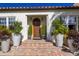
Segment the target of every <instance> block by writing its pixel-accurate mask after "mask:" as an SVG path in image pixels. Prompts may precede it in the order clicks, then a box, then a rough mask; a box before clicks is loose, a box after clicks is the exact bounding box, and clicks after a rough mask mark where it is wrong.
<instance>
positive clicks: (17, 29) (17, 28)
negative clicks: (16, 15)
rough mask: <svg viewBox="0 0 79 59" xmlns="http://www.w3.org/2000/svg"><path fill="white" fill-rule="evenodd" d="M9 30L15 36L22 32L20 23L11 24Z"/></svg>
mask: <svg viewBox="0 0 79 59" xmlns="http://www.w3.org/2000/svg"><path fill="white" fill-rule="evenodd" d="M10 30H11V31H12V32H13V33H15V34H19V33H20V32H21V30H22V23H21V22H18V21H15V22H13V24H12V25H11V28H10Z"/></svg>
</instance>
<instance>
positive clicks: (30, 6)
mask: <svg viewBox="0 0 79 59" xmlns="http://www.w3.org/2000/svg"><path fill="white" fill-rule="evenodd" d="M72 7H79V6H77V5H76V4H74V3H0V9H49V8H72Z"/></svg>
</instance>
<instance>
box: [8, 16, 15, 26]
mask: <svg viewBox="0 0 79 59" xmlns="http://www.w3.org/2000/svg"><path fill="white" fill-rule="evenodd" d="M8 20H9V25H11V24H12V23H13V22H14V21H15V17H9V18H8Z"/></svg>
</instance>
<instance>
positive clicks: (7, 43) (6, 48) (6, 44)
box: [1, 38, 10, 52]
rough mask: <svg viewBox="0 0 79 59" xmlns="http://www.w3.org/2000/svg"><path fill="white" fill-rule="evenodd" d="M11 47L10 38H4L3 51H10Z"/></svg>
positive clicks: (2, 42)
mask: <svg viewBox="0 0 79 59" xmlns="http://www.w3.org/2000/svg"><path fill="white" fill-rule="evenodd" d="M9 49H10V39H9V38H7V39H3V40H2V41H1V50H2V51H3V52H8V51H9Z"/></svg>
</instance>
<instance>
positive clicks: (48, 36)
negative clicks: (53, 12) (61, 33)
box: [47, 15, 51, 41]
mask: <svg viewBox="0 0 79 59" xmlns="http://www.w3.org/2000/svg"><path fill="white" fill-rule="evenodd" d="M49 17H50V15H48V16H47V41H50V40H51V34H50V30H49V23H50V19H49Z"/></svg>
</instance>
